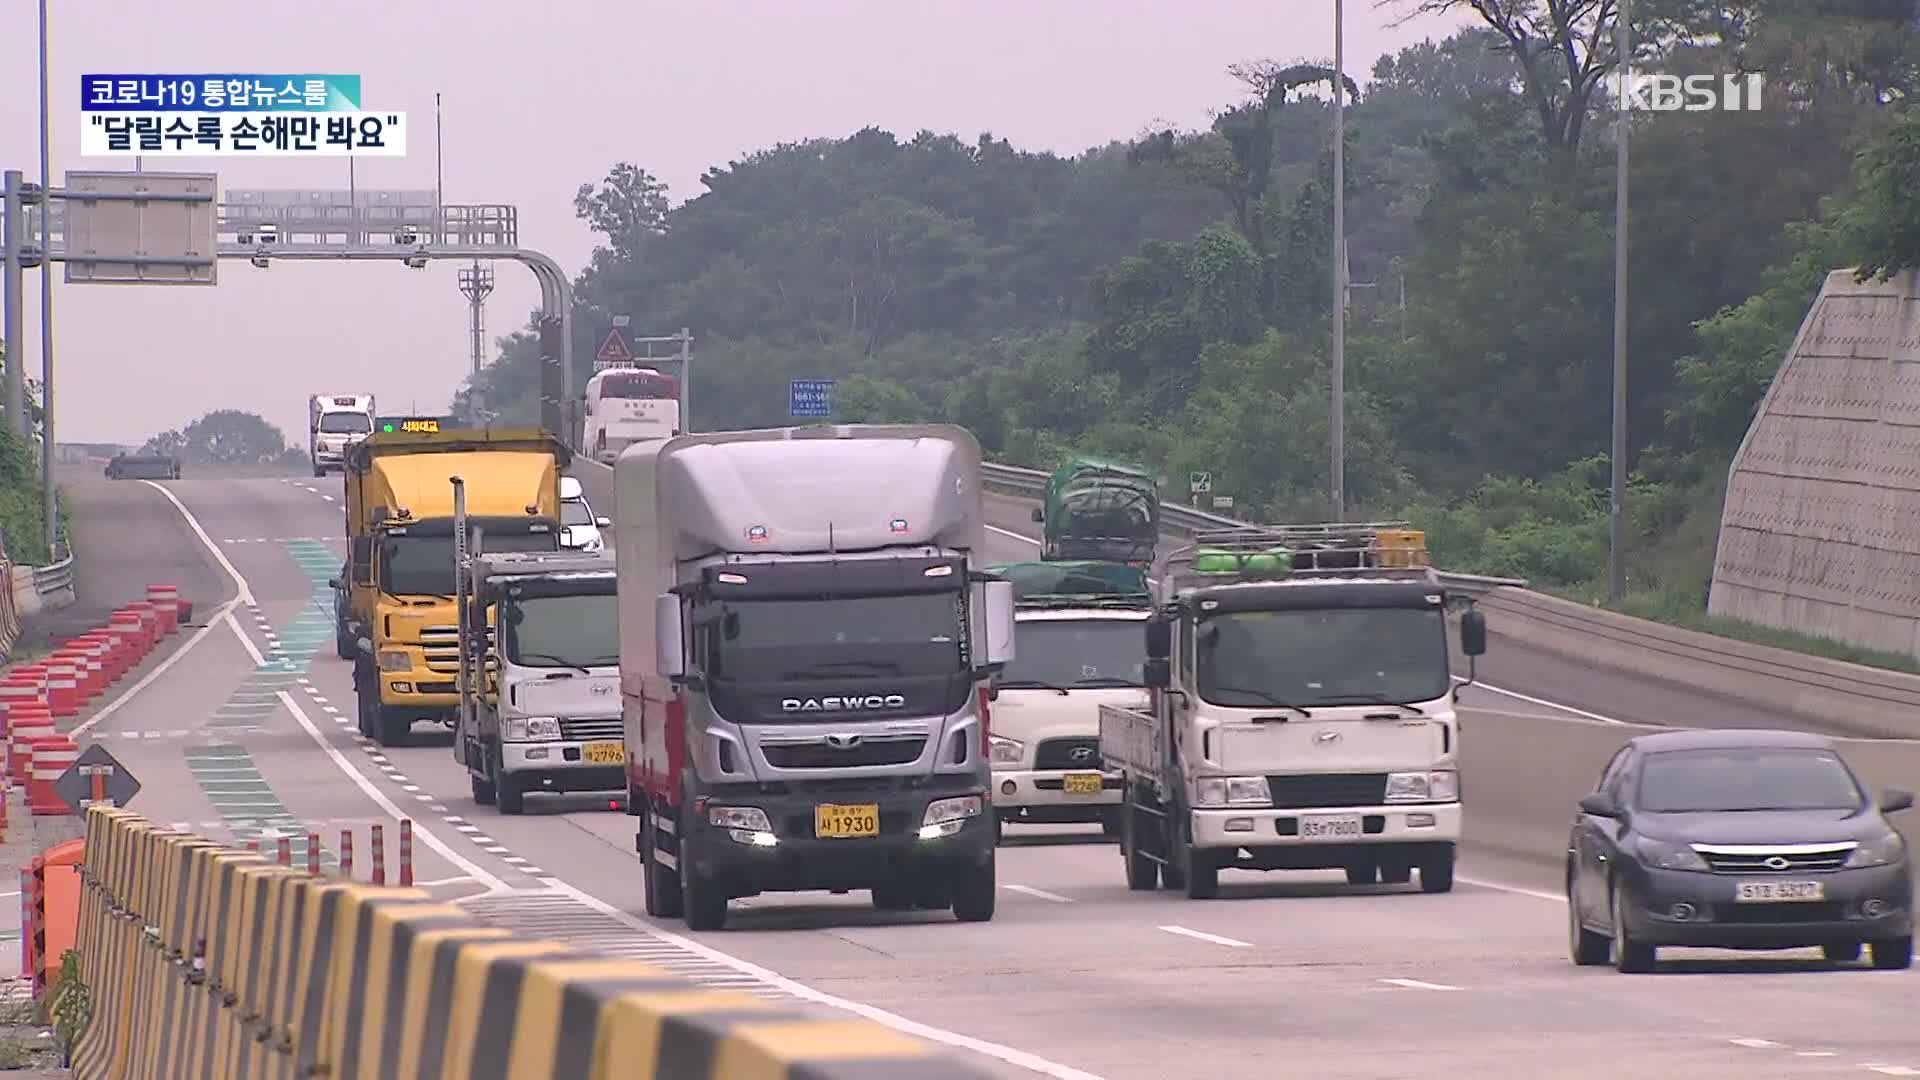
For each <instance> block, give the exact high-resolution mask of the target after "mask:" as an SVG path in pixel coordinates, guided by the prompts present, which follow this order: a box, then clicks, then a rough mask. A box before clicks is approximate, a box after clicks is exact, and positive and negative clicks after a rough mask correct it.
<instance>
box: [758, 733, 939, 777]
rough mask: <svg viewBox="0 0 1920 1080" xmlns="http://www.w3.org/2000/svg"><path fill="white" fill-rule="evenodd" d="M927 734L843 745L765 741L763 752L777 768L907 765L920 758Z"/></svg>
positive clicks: (864, 740)
mask: <svg viewBox="0 0 1920 1080" xmlns="http://www.w3.org/2000/svg"><path fill="white" fill-rule="evenodd" d="M926 746H927V737H926V736H925V735H914V736H912V737H910V738H905V739H862V740H860V741H859V742H857V743H855V744H854V745H852V746H850V747H847V748H845V749H841V748H839V747H835V746H828V745H827V744H826V743H824V742H817V743H771V744H767V743H763V744H761V746H760V752H761V753H762V754H765V755H766V758H767V764H769V765H771V766H773V767H774V768H776V769H850V768H859V767H861V766H878V765H906V764H909V763H911V762H915V761H918V760H920V754H921V752H922V751H923V750H925V749H926Z"/></svg>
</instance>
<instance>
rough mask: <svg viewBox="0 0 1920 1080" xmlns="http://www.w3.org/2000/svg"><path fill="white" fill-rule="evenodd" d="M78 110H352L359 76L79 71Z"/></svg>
mask: <svg viewBox="0 0 1920 1080" xmlns="http://www.w3.org/2000/svg"><path fill="white" fill-rule="evenodd" d="M80 109H81V111H82V112H111V113H129V112H202V113H215V112H356V111H358V110H359V109H360V76H358V75H324V74H323V75H305V74H295V75H227V74H217V73H209V74H205V75H162V74H134V75H83V76H81V77H80Z"/></svg>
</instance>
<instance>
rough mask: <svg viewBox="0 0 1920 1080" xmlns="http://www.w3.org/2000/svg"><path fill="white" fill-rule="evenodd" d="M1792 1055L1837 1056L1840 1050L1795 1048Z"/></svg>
mask: <svg viewBox="0 0 1920 1080" xmlns="http://www.w3.org/2000/svg"><path fill="white" fill-rule="evenodd" d="M1793 1056H1794V1057H1819V1058H1827V1057H1839V1056H1840V1052H1839V1051H1837V1050H1795V1051H1794V1052H1793Z"/></svg>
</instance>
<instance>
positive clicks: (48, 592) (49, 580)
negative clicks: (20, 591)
mask: <svg viewBox="0 0 1920 1080" xmlns="http://www.w3.org/2000/svg"><path fill="white" fill-rule="evenodd" d="M62 552H65V554H60V553H62ZM54 553H55V554H56V555H60V558H59V559H57V560H55V561H54V562H51V563H48V564H47V565H46V566H36V567H34V568H33V591H34V592H37V593H39V594H40V597H41V599H43V600H44V599H47V598H49V597H53V596H56V595H58V594H60V593H71V592H72V591H73V545H71V544H69V543H68V542H67V538H66V537H64V536H63V537H61V538H60V541H59V544H58V545H57V546H56V547H55V548H54Z"/></svg>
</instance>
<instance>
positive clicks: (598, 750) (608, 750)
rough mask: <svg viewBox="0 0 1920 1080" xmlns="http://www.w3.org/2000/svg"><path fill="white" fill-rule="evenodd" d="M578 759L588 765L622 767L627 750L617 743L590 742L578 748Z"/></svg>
mask: <svg viewBox="0 0 1920 1080" xmlns="http://www.w3.org/2000/svg"><path fill="white" fill-rule="evenodd" d="M580 757H581V759H582V760H583V761H585V762H586V763H587V764H589V765H623V764H625V763H626V760H627V748H626V747H625V746H623V745H621V744H620V743H617V742H590V743H588V744H587V745H585V746H583V747H581V748H580Z"/></svg>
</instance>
